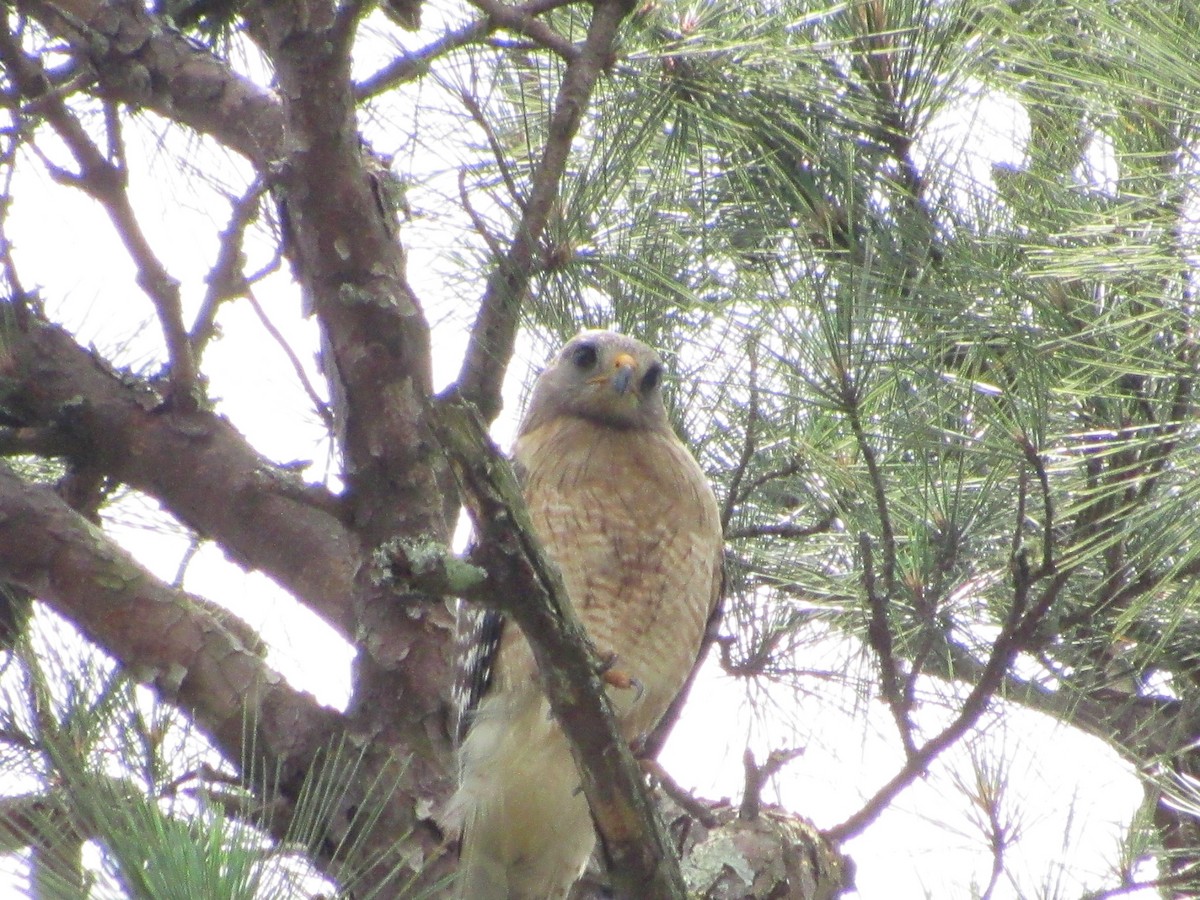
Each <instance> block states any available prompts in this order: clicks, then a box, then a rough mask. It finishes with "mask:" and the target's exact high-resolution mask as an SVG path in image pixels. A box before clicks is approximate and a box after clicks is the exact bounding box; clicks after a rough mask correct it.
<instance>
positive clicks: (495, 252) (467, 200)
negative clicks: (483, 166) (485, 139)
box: [458, 169, 504, 259]
mask: <svg viewBox="0 0 1200 900" xmlns="http://www.w3.org/2000/svg"><path fill="white" fill-rule="evenodd" d="M458 196H459V199H460V200H462V205H463V209H464V210H466V212H467V215H468V216H469V217H470V219H471V224H472V225H473V226H474V227H475V231H476V232H477V233H478V234H479V236H480V237H481V238H483V242H484V243H485V244H487V246H488V250H489V251H490V252H491V254H492V258H493V259H500V257H501V256H503V255H504V248H503V247H501V246H500V242H499V241H498V240H496V236H495V235H494V234H492V232H491V229H489V228H488V227H487V222H485V221H483V217H482V216H480V215H479V213H478V212H477V211H476V209H475V207H474V206H472V205H471V196H470V194H468V193H467V172H466V170H465V169H460V170H459V173H458Z"/></svg>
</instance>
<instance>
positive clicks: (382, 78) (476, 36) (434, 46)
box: [354, 0, 577, 101]
mask: <svg viewBox="0 0 1200 900" xmlns="http://www.w3.org/2000/svg"><path fill="white" fill-rule="evenodd" d="M573 2H576V0H541V2H534V3H526V4H523V5H521V6H515V7H514V6H510V7H505V9H506V10H507V13H505V12H504V11H503V10H502V11H501V15H500V16H499V17H495V16H492V15H491V14H489V15H487V16H485V17H484V18H481V19H477V20H475V21H474V22H470V23H468V24H467V25H464V26H463V27H461V28H458V29H455V30H454V31H449V32H447V33H446V34H444V35H442V37H440V38H438V39H437V40H436V41H434V42H433V43H431V44H428V45H427V46H425V47H422V48H421V49H420V50H414V51H413V52H412V53H406V54H404V55H403V56H401V57H398V58H397V59H395V60H393V61H392V62H390V63H388V64H387V65H386V66H384V67H383V68H382V69H380V70H379V71H378V72H376V73H375V74H374V75H370V76H368V77H367V78H364V79H363V80H362V81H360V82H359V83H358V84H357V85H355V86H354V98H355V100H358V101H362V100H367V99H369V98H371V97H375V96H377V95H379V94H382V93H383V92H384V91H387V90H390V89H391V88H394V87H396V86H397V85H399V84H404V83H405V82H407V81H412V80H414V79H416V78H419V77H420V76H422V75H424V74H425V73H426V72H428V71H429V66H430V64H431V63H432V62H433V61H434V60H435V59H437V58H438V57H440V56H444V55H446V54H447V53H449V52H451V51H453V50H457V49H458V48H459V47H465V46H466V45H467V44H471V43H474V42H475V41H479V40H483V39H484V38H486V37H487V36H488V35H490V34H491V33H492V32H494V31H496V30H497V29H498V28H508V27H510V25H509V22H514V23H520V22H525V21H532V20H533V17H535V16H538V15H541V14H542V13H546V12H549V11H550V10H552V9H558V8H559V7H560V6H567V5H569V4H570V3H573ZM497 5H501V4H497ZM505 20H507V21H505ZM512 30H514V31H517V32H519V33H525V34H528V33H527V32H525V31H523V30H522V29H521V28H512ZM551 34H554V33H553V32H551ZM528 36H529V37H530V38H531V39H533V40H535V42H536V43H537V44H538V46H540V47H545V48H547V49H549V50H553V51H554V52H555V53H558V54H559V55H560V56H563V59H566V60H568V61H570V57H569V56H564V55H563V53H564V52H566V53H567V54H573V53H574V52H577V51H576V48H575V47H574V45H572V44H565V41H564V39H563V38H562V37H561V36H558V35H556V34H554V36H555V37H556V38H557V40H552V41H551V43H549V44H546V43H543V42H541V41H538V40H537V39H536V38H534V37H533V36H532V35H528ZM568 48H569V49H568Z"/></svg>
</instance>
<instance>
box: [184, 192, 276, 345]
mask: <svg viewBox="0 0 1200 900" xmlns="http://www.w3.org/2000/svg"><path fill="white" fill-rule="evenodd" d="M266 189H267V183H266V181H264V180H263V179H255V180H254V182H253V183H252V184H251V185H250V187H249V188H248V189H247V190H246V193H244V194H243V195H242V196H241V197H238V198H237V199H236V200H234V201H233V204H232V209H231V211H230V214H229V224H228V225H226V226H225V230H224V231H222V232H221V236H220V241H221V242H220V245H219V246H218V248H217V258H216V260H214V261H213V265H212V268H211V269H210V270H209V272H208V277H207V278H206V279H205V281H207V283H208V290H207V291H205V293H204V300H203V301H202V302H201V303H200V311H199V312H198V313H197V314H196V320H195V322H193V323H192V330H191V332H190V333H189V334H188V341H189V342H190V343H191V345H192V353H193V355H194V356H195V358H196V359H197V360H198V359H200V357H201V356H203V355H204V348H205V347H206V346H207V345H208V342H209V341H210V340H211V339H212V336H213V329H214V327H215V324H216V320H217V309H218V307H220V305H221V304H222V303H223V302H225V301H226V300H230V299H232V298H234V297H239V296H241V295H243V294H245V293H246V290H247V288H248V287H249V285H250V284H251V283H253V279H250V278H247V277H246V275H245V273H244V272H243V271H242V266H243V264H244V263H245V258H244V255H243V253H242V242H243V241H244V240H245V238H246V229H247V228H248V227H249V226H250V223H251V222H253V221H254V219H255V216H256V215H257V213H258V203H259V200H261V199H262V195H263V193H264V192H265V191H266ZM278 264H279V257H278V256H276V258H275V259H274V260H273V264H272V266H271V268H272V269H274V268H275V267H276V266H278ZM259 277H261V276H259Z"/></svg>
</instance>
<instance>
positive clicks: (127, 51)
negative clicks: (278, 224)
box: [17, 0, 285, 170]
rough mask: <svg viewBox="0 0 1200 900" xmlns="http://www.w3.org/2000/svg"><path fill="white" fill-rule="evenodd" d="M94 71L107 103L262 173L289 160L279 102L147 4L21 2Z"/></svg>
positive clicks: (105, 0) (86, 0)
mask: <svg viewBox="0 0 1200 900" xmlns="http://www.w3.org/2000/svg"><path fill="white" fill-rule="evenodd" d="M17 6H18V8H19V9H21V10H22V11H23V12H26V13H28V14H30V15H31V16H33V17H34V18H35V19H37V20H38V22H39V23H40V24H41V25H42V26H43V27H45V28H46V30H47V31H49V32H50V33H51V34H52V35H54V36H55V37H58V38H62V39H64V40H66V41H67V42H68V43H69V44H70V46H71V49H72V51H73V52H74V54H75V57H76V58H77V59H78V60H79V61H80V62H81V63H83V64H84V65H85V66H87V67H88V68H89V69H91V70H92V72H93V74H94V75H95V77H96V78H97V79H98V81H99V86H100V92H101V94H102V95H103V96H104V97H107V98H109V99H111V100H118V101H120V102H122V103H127V104H129V105H130V106H132V107H134V108H145V109H153V110H155V111H157V112H159V113H161V114H162V115H163V116H165V117H167V118H168V119H171V120H173V121H176V122H179V123H180V124H183V125H187V126H189V127H191V128H194V129H195V130H196V131H198V132H200V133H201V134H207V135H210V136H211V137H213V138H215V139H216V140H217V141H219V142H220V143H221V144H223V145H225V146H227V147H229V148H231V149H233V150H235V151H236V152H238V153H240V154H242V155H243V156H245V157H246V158H247V159H249V160H250V161H251V162H253V163H254V164H255V166H256V167H258V168H259V169H260V170H262V169H265V167H266V166H267V165H268V164H269V163H270V162H272V161H274V160H277V159H279V158H281V157H282V156H283V155H284V152H285V151H284V144H285V142H284V120H283V108H282V106H281V104H280V102H279V99H278V97H277V96H276V95H275V94H274V93H273V92H272V91H270V90H268V89H267V88H263V87H260V86H258V85H256V84H254V83H253V82H252V81H250V80H249V79H248V78H243V77H241V76H239V75H236V74H234V73H233V72H232V71H231V70H230V68H229V66H228V65H226V64H225V63H224V62H222V61H221V60H219V59H217V58H216V57H215V56H213V55H212V54H211V53H209V52H208V51H207V50H205V49H203V48H201V47H199V46H198V45H197V44H196V43H195V42H193V41H190V40H188V38H186V37H185V36H184V35H182V34H180V33H179V32H178V31H175V30H174V29H171V28H167V27H165V26H164V25H163V24H162V22H161V21H159V20H158V19H156V18H155V17H154V16H153V15H152V14H151V13H150V12H149V11H148V10H147V9H146V8H145V6H143V5H141V4H137V3H117V2H109V0H18V3H17Z"/></svg>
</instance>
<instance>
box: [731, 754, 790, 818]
mask: <svg viewBox="0 0 1200 900" xmlns="http://www.w3.org/2000/svg"><path fill="white" fill-rule="evenodd" d="M803 755H804V748H803V747H796V748H793V749H791V750H772V751H771V752H770V753H768V754H767V759H766V761H765V762H764V763H763V764H762V765H761V766H760V765H758V764H757V763H756V762H755V761H754V751H753V750H751V749H750V748H749V747H747V748H746V752H745V753H743V754H742V769H743V770H744V771H745V773H746V789H745V791H744V792H743V793H742V805H741V807H740V808H739V810H738V818H739V819H746V820H750V819H757V818H758V813H759V811H760V810H761V809H762V789H763V787H764V786H765V785H766V783H767V782H768V781H769V780H770V779H771V778H773V777H774V776H775V774H776V773H777V772H779V770H780V769H782V768H783V767H784V766H785V765H787V764H788V763H790V762H791V761H792V760H794V759H797V758H799V757H800V756H803Z"/></svg>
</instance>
